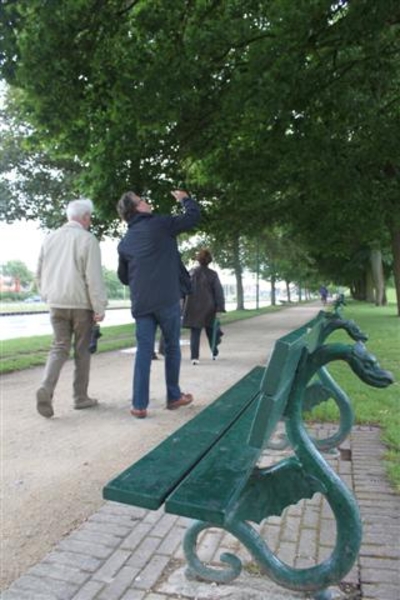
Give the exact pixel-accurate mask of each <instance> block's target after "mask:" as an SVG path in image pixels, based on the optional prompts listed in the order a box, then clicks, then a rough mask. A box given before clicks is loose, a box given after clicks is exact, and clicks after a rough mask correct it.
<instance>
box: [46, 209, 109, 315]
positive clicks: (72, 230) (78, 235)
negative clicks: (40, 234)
mask: <svg viewBox="0 0 400 600" xmlns="http://www.w3.org/2000/svg"><path fill="white" fill-rule="evenodd" d="M36 275H37V283H38V287H39V291H40V295H41V297H42V299H43V300H44V301H45V302H47V304H48V305H49V306H50V307H52V308H83V309H89V310H93V311H94V312H95V313H98V314H99V315H104V311H105V308H106V306H107V292H106V288H105V285H104V280H103V273H102V270H101V253H100V246H99V242H98V241H97V239H96V238H95V236H94V235H93V234H91V233H89V231H87V230H86V229H84V227H82V225H81V224H80V223H77V222H76V221H69V222H68V223H66V224H65V225H63V227H60V229H57V230H56V231H54V232H53V233H50V234H49V235H48V236H47V238H46V239H45V240H44V242H43V245H42V248H41V251H40V256H39V262H38V268H37V273H36Z"/></svg>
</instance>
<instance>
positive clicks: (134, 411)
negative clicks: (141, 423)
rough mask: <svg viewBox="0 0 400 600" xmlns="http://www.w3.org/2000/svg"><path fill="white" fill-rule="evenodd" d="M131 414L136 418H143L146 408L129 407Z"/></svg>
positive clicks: (145, 415)
mask: <svg viewBox="0 0 400 600" xmlns="http://www.w3.org/2000/svg"><path fill="white" fill-rule="evenodd" d="M131 415H132V417H136V418H137V419H145V418H146V417H147V410H146V409H145V408H142V409H140V408H131Z"/></svg>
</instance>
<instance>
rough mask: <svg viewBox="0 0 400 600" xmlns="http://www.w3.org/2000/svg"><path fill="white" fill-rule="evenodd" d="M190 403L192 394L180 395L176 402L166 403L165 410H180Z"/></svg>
mask: <svg viewBox="0 0 400 600" xmlns="http://www.w3.org/2000/svg"><path fill="white" fill-rule="evenodd" d="M192 402H193V396H192V394H182V396H181V397H180V398H178V400H171V401H170V402H168V403H167V408H168V410H176V409H177V408H180V407H181V406H187V405H188V404H191V403H192Z"/></svg>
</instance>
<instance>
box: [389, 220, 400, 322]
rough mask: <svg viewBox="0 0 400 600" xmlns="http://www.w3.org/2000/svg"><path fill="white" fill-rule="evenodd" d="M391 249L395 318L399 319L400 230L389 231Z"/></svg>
mask: <svg viewBox="0 0 400 600" xmlns="http://www.w3.org/2000/svg"><path fill="white" fill-rule="evenodd" d="M390 233H391V238H392V249H393V273H394V286H395V289H396V301H397V316H398V317H400V229H399V230H397V231H395V230H394V229H392V230H391V232H390Z"/></svg>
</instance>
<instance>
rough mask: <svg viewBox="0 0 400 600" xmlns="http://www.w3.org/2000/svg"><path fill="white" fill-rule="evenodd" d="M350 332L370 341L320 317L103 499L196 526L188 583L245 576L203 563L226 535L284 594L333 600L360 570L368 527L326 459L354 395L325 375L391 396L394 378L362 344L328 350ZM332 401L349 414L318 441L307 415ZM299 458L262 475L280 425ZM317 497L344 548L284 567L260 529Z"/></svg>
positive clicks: (346, 427)
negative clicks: (205, 544) (338, 372)
mask: <svg viewBox="0 0 400 600" xmlns="http://www.w3.org/2000/svg"><path fill="white" fill-rule="evenodd" d="M340 328H341V329H344V330H345V331H347V333H348V334H349V335H350V336H351V337H352V338H353V339H355V340H365V339H366V336H364V334H363V333H362V332H361V331H360V330H359V329H358V327H357V326H356V325H355V324H354V323H353V322H347V321H345V320H344V319H343V318H342V317H341V315H340V314H339V309H337V310H336V311H335V312H334V313H325V312H323V311H321V312H320V313H319V314H318V315H317V317H316V318H315V319H313V320H312V321H310V322H309V323H306V324H305V325H304V326H303V327H301V328H299V329H297V330H295V331H293V332H291V333H290V334H289V335H287V336H284V337H283V338H280V339H279V340H278V341H277V342H276V344H275V348H274V351H273V353H272V356H271V359H270V361H269V363H268V366H267V367H266V368H265V369H263V368H262V367H257V368H255V369H253V371H252V372H251V373H250V374H249V375H248V376H247V377H245V378H243V379H242V380H240V381H239V382H238V383H237V384H235V385H234V386H232V387H231V388H230V390H228V391H227V392H226V393H225V394H223V395H222V396H221V397H220V398H218V399H217V400H216V401H215V402H214V403H213V404H212V405H210V406H209V407H207V408H206V409H205V410H204V411H202V412H201V413H200V414H199V415H197V416H196V417H195V418H194V419H192V420H191V421H189V423H187V424H186V425H184V426H183V427H181V428H180V429H179V430H178V431H177V432H175V433H174V434H172V435H171V436H170V437H169V438H167V439H166V440H165V441H164V442H163V443H162V444H160V445H159V446H158V447H157V448H155V449H154V450H153V451H151V452H150V453H149V454H148V455H146V456H145V457H143V459H141V460H140V461H139V462H137V463H136V464H134V465H133V466H132V467H130V468H129V469H127V470H126V471H125V472H124V473H122V474H121V475H120V476H118V477H117V478H116V479H114V480H113V481H112V482H110V483H109V484H108V485H107V486H106V487H105V488H104V492H103V493H104V497H105V498H108V499H111V500H117V501H120V502H126V503H128V504H135V505H139V506H145V507H148V508H158V507H159V506H160V505H161V504H162V503H163V502H165V509H166V511H167V512H170V513H173V514H178V515H181V516H186V517H189V518H194V519H197V520H196V521H195V522H194V523H193V525H192V526H191V527H189V529H188V530H187V532H186V534H185V537H184V543H183V547H184V552H185V556H186V559H187V562H188V574H189V575H190V576H196V577H199V578H200V579H204V580H206V581H216V582H220V583H227V582H229V581H232V580H233V579H235V578H236V577H237V576H238V575H239V574H240V572H241V568H242V567H241V562H240V560H239V558H238V557H236V556H234V555H232V554H229V553H224V554H223V555H221V557H220V560H221V562H222V564H223V565H224V567H223V568H218V569H214V568H212V567H210V566H207V565H205V564H203V563H202V562H201V560H200V559H199V557H198V555H197V551H196V549H197V541H198V537H199V535H200V534H201V533H202V532H203V531H204V530H205V529H207V528H208V527H221V528H223V529H224V530H226V531H228V532H230V533H231V534H232V535H234V536H235V537H237V538H238V539H239V540H240V541H241V542H242V543H243V544H244V545H245V546H246V547H247V549H248V550H249V552H250V553H251V554H252V556H253V557H254V559H255V560H256V561H257V562H258V563H259V564H260V566H261V567H262V569H263V570H264V572H265V573H266V574H267V575H268V576H269V577H270V578H271V579H273V580H274V581H275V582H277V583H278V584H280V585H282V586H283V587H286V588H289V589H293V590H296V591H305V592H311V593H313V594H314V599H315V600H329V599H330V598H331V594H330V592H329V590H328V587H329V586H330V585H334V584H337V583H338V582H340V580H341V579H342V578H343V577H344V576H345V575H346V574H347V573H348V571H349V570H350V569H351V567H352V565H353V564H354V561H355V559H356V557H357V554H358V551H359V547H360V543H361V531H362V529H361V520H360V515H359V510H358V506H357V503H356V501H355V498H354V497H353V495H352V494H351V492H350V491H349V490H348V488H347V487H346V486H345V485H344V484H343V482H342V481H341V480H340V478H339V477H338V476H337V475H336V473H335V472H334V471H333V470H332V468H331V467H330V465H329V464H328V463H327V462H326V460H325V459H324V457H323V456H322V455H321V453H320V450H325V449H330V448H332V447H333V446H336V445H337V444H338V443H340V442H341V441H342V440H343V439H344V437H345V436H347V435H348V433H349V431H350V429H351V426H352V422H353V412H352V408H351V404H350V400H349V399H348V397H347V395H346V394H345V393H344V392H343V390H341V388H340V387H339V386H337V384H336V382H334V380H333V379H332V377H331V376H330V374H329V372H328V371H327V368H326V365H327V364H329V363H330V362H333V361H336V360H342V361H344V362H346V363H347V364H348V365H349V366H350V367H351V368H352V370H353V372H354V373H355V374H356V375H357V376H358V377H359V378H360V379H361V380H362V381H364V382H365V383H367V384H368V385H372V386H375V387H386V386H387V385H390V383H392V382H393V377H392V376H391V374H390V373H388V372H387V371H384V370H383V369H381V368H380V366H379V364H378V363H377V361H376V359H375V357H373V356H372V355H371V354H369V353H368V351H367V349H366V348H365V346H364V345H363V344H362V343H361V342H360V341H357V343H356V344H354V345H345V344H328V343H326V340H327V338H328V336H329V335H330V334H331V333H332V332H333V331H335V330H337V329H340ZM328 398H333V400H334V401H335V402H336V403H337V405H338V407H339V411H340V424H339V429H338V432H337V433H336V434H335V435H333V436H331V437H329V438H327V439H326V440H314V439H312V438H311V437H310V435H309V433H308V432H307V429H306V427H305V425H304V422H303V413H304V410H306V409H310V408H312V407H313V406H315V405H317V404H319V403H320V402H323V401H326V400H327V399H328ZM282 420H283V422H284V424H285V434H286V438H287V441H288V443H289V445H290V447H291V450H292V456H290V457H288V458H285V459H283V460H281V461H280V462H278V463H277V464H274V465H273V466H272V467H268V468H260V467H259V466H258V465H257V462H258V460H259V458H260V455H261V453H262V452H263V449H264V448H265V447H266V446H268V444H270V437H271V435H272V434H273V433H274V431H275V429H276V426H277V424H278V422H279V421H282ZM315 493H320V494H322V495H323V496H324V497H325V498H326V500H327V502H328V503H329V505H330V507H331V510H332V512H333V514H334V516H335V519H336V529H337V535H336V542H335V547H334V549H333V551H332V553H331V555H330V556H329V557H327V558H326V559H325V560H324V561H322V562H321V563H319V564H317V565H315V566H313V567H310V568H304V569H296V568H293V567H290V566H289V565H287V564H285V563H283V562H282V561H281V560H280V559H279V558H278V557H277V556H276V555H275V554H274V553H273V552H272V551H271V549H270V548H269V546H268V544H267V542H266V541H265V540H263V539H262V538H261V537H260V535H259V534H258V532H257V530H256V529H255V528H254V527H253V526H252V525H251V523H260V522H261V521H262V520H264V519H266V518H268V517H270V516H273V515H280V514H281V513H282V511H283V510H284V509H285V508H286V507H288V506H290V505H293V504H296V503H297V502H299V501H300V500H302V499H304V498H311V497H312V496H313V495H314V494H315Z"/></svg>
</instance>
